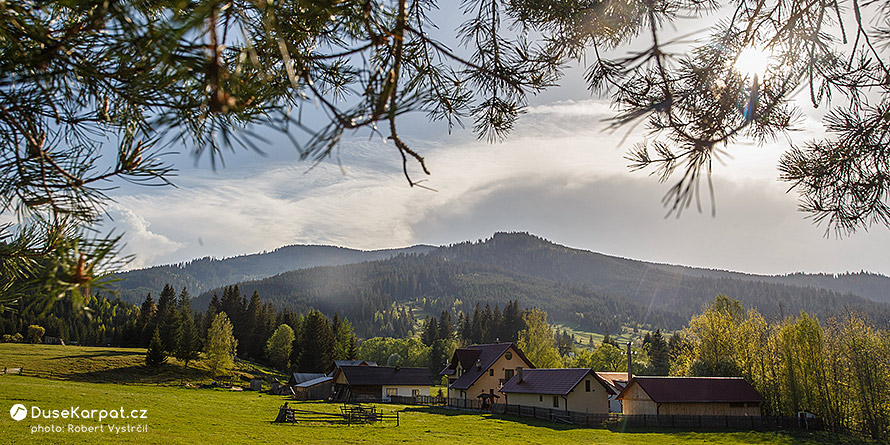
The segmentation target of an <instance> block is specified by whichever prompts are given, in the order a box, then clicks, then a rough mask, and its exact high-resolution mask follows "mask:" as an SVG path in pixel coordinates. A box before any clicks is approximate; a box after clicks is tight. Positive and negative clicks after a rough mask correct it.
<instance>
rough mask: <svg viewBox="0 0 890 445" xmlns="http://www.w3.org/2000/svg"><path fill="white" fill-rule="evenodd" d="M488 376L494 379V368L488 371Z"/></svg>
mask: <svg viewBox="0 0 890 445" xmlns="http://www.w3.org/2000/svg"><path fill="white" fill-rule="evenodd" d="M488 375H489V376H491V377H494V368H492V369H489V370H488Z"/></svg>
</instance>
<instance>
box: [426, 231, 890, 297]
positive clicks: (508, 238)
mask: <svg viewBox="0 0 890 445" xmlns="http://www.w3.org/2000/svg"><path fill="white" fill-rule="evenodd" d="M435 254H436V255H440V256H442V257H443V258H448V259H452V260H459V261H474V262H479V263H484V264H491V265H494V266H497V267H499V268H502V269H504V270H509V271H513V272H517V273H521V274H526V275H531V276H535V277H539V278H544V279H548V280H553V281H558V282H562V283H567V284H571V285H575V286H585V287H589V288H591V289H593V290H595V291H597V292H602V293H618V294H621V295H626V296H629V297H632V298H635V299H637V300H641V301H650V300H651V299H652V298H653V294H655V295H659V294H661V295H662V297H663V298H667V297H668V296H669V295H670V293H671V292H673V291H677V292H678V291H680V290H682V289H683V288H684V287H688V286H684V285H683V284H682V283H684V282H686V283H687V284H689V283H690V280H692V282H691V283H692V285H695V283H696V282H697V281H698V280H699V279H705V280H708V279H723V280H738V281H743V282H751V283H768V284H776V285H785V286H795V287H810V288H815V289H821V290H828V291H833V292H837V293H839V294H854V295H857V296H859V297H863V298H867V299H870V300H873V301H878V302H884V303H890V278H888V277H886V276H883V275H878V274H871V273H865V272H863V273H856V274H842V275H831V274H802V273H799V274H791V275H774V276H768V275H753V274H745V273H740V272H730V271H722V270H713V269H703V268H695V267H687V266H677V265H670V264H658V263H649V262H645V261H639V260H631V259H626V258H619V257H613V256H608V255H603V254H600V253H595V252H590V251H586V250H579V249H572V248H569V247H565V246H561V245H558V244H554V243H552V242H550V241H547V240H545V239H543V238H540V237H536V236H533V235H529V234H527V233H496V234H494V236H492V237H491V238H489V239H487V240H484V241H481V242H475V243H473V242H465V243H460V244H455V245H452V246H448V247H443V248H440V249H437V250H436V251H435Z"/></svg>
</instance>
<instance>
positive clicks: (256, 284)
mask: <svg viewBox="0 0 890 445" xmlns="http://www.w3.org/2000/svg"><path fill="white" fill-rule="evenodd" d="M289 249H295V250H296V251H298V253H299V255H292V256H294V257H297V260H294V259H290V260H289V261H290V262H287V261H279V260H278V259H279V258H281V257H282V255H281V253H280V251H285V252H287V250H289ZM276 254H277V255H276ZM373 255H378V256H382V257H384V258H385V259H377V258H374V257H373ZM393 255H395V256H393ZM368 256H372V258H370V259H369V260H368V261H363V262H357V261H352V263H351V264H341V265H330V266H319V264H330V263H334V264H336V262H337V261H342V262H348V261H350V260H356V259H359V260H360V259H361V258H367V257H368ZM372 260H376V261H372ZM295 264H296V265H297V266H300V267H303V268H301V269H298V270H292V271H283V269H286V268H288V267H294V265H295ZM313 265H314V267H313ZM307 266H308V267H307ZM149 271H151V272H152V273H151V274H145V275H142V276H140V275H139V274H137V273H135V272H140V271H135V272H129V273H127V274H122V276H121V278H122V279H123V281H122V282H121V287H122V288H125V289H128V292H130V295H131V296H130V297H129V298H128V300H130V301H135V302H138V301H141V300H142V299H144V298H145V295H146V294H147V293H148V292H149V291H152V292H155V293H157V292H158V289H160V288H162V287H163V284H158V283H163V282H170V283H171V284H172V285H173V286H174V287H176V288H179V287H187V288H188V289H189V291H190V292H193V294H200V297H199V298H198V299H197V300H196V301H195V307H196V308H198V309H201V310H203V309H204V308H206V307H207V304H208V303H209V301H210V299H211V298H212V294H213V292H212V290H211V289H214V288H216V289H217V290H218V292H220V291H219V288H221V287H222V286H225V285H230V284H234V283H237V282H239V281H240V282H241V291H242V293H244V294H245V295H250V294H252V293H253V292H254V291H256V292H257V293H258V294H259V295H260V297H262V299H263V301H265V302H269V303H272V304H274V305H275V306H276V307H278V308H288V309H290V310H294V311H297V312H305V311H308V310H309V309H319V310H321V311H322V312H325V313H326V314H327V315H328V316H332V315H333V314H334V313H340V314H341V315H342V316H346V317H348V318H349V319H350V320H351V321H353V322H354V323H355V326H356V331H357V332H358V333H359V335H362V336H366V335H399V334H401V333H402V332H403V331H404V329H406V327H408V326H410V322H411V320H407V319H406V317H408V318H410V317H411V314H410V313H408V314H407V315H406V308H407V307H418V306H420V307H423V308H424V309H425V311H424V312H426V313H433V314H435V313H438V312H440V311H442V310H449V311H453V312H454V313H455V314H458V313H460V312H471V311H473V310H474V308H475V305H476V304H477V303H480V304H482V305H483V306H484V305H485V304H490V305H491V306H492V307H494V306H495V305H500V306H503V305H504V304H506V302H507V301H511V300H518V301H519V303H520V304H521V305H523V306H526V307H532V306H537V307H540V308H542V309H545V310H546V311H547V312H549V313H550V314H551V319H552V320H554V321H561V322H569V323H574V324H576V325H578V326H583V327H585V328H587V329H589V330H592V331H596V332H601V333H607V332H615V331H617V327H620V326H621V325H625V324H641V325H650V326H652V327H657V328H663V329H676V328H679V327H680V326H682V325H683V323H685V322H686V321H687V320H688V319H689V316H691V315H693V314H695V313H697V312H698V311H699V310H700V309H701V308H702V306H703V305H705V304H707V303H708V302H710V301H712V300H713V298H714V296H716V295H717V294H725V295H728V296H730V297H732V298H735V299H738V300H740V301H741V302H742V303H743V304H744V305H745V306H746V307H750V308H756V309H758V310H759V311H760V312H761V313H763V314H764V315H765V316H767V317H773V318H782V317H784V316H787V315H795V314H798V313H799V312H800V311H806V312H808V313H811V314H814V315H816V316H818V317H820V318H825V317H827V316H831V315H836V314H839V313H842V312H844V311H846V310H847V309H850V310H854V311H859V312H863V313H866V314H870V316H871V317H872V319H873V321H875V322H876V323H878V324H882V323H886V320H890V305H888V304H881V303H878V302H875V301H871V300H868V299H866V298H863V297H861V296H857V295H853V294H851V293H850V291H851V290H854V289H858V290H860V291H861V292H863V293H867V294H868V293H870V294H873V295H881V294H880V291H881V289H882V288H883V286H888V287H890V284H888V283H890V279H888V278H887V277H884V276H882V275H876V274H867V273H863V274H845V275H839V276H835V275H808V274H794V275H787V276H763V275H749V274H744V273H737V272H728V271H720V270H710V269H699V268H692V267H685V266H675V265H667V264H656V263H647V262H643V261H638V260H632V259H626V258H618V257H613V256H608V255H603V254H599V253H594V252H590V251H585V250H579V249H572V248H568V247H565V246H561V245H558V244H554V243H552V242H550V241H547V240H545V239H543V238H540V237H536V236H533V235H529V234H527V233H496V234H495V235H494V236H493V237H492V238H489V239H486V240H480V241H477V242H465V243H459V244H454V245H450V246H443V247H439V248H433V247H429V246H416V247H414V248H408V249H401V250H389V251H376V252H361V251H354V250H351V249H345V248H335V247H327V246H291V247H287V248H282V249H279V251H276V252H272V253H268V254H257V255H248V256H245V257H238V258H234V259H228V260H209V259H204V260H196V261H194V262H191V263H188V264H184V265H177V266H162V267H158V268H153V269H149ZM273 272H274V273H273ZM275 273H278V275H275ZM270 275H275V276H270ZM242 277H243V278H242ZM266 277H268V278H266ZM136 278H139V279H140V280H141V281H139V280H136ZM237 278H241V279H240V280H236V279H237ZM198 279H200V280H201V286H198V285H194V284H193V283H194V282H197V281H198ZM151 280H154V281H157V282H158V283H152V282H151ZM176 280H178V281H176ZM189 280H192V281H189ZM134 283H139V284H140V285H139V286H134V285H133V284H134ZM865 291H868V292H865ZM220 295H221V294H220Z"/></svg>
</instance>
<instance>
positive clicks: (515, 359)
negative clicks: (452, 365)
mask: <svg viewBox="0 0 890 445" xmlns="http://www.w3.org/2000/svg"><path fill="white" fill-rule="evenodd" d="M507 353H510V354H511V355H512V357H511V358H510V359H509V360H507ZM528 367H529V366H528V364H527V363H525V362H524V361H523V360H522V359H521V358H520V357H519V354H518V353H517V352H516V349H515V348H513V347H511V348H510V349H507V352H505V353H504V354H503V355H501V356H500V357H498V359H497V360H496V361H495V362H494V364H493V365H491V367H490V368H489V369H488V370H486V371H485V372H484V373H483V374H482V376H480V377H479V378H478V379H477V380H476V382H475V383H473V385H472V386H470V388H469V389H467V390H466V391H461V390H452V389H451V388H450V386H449V388H448V397H454V398H460V399H476V398H477V397H479V394H482V393H486V394H496V395H498V396H501V399H500V400H498V403H503V394H501V393H499V392H498V390H499V389H501V387H502V386H504V383H507V379H506V372H507V370H508V369H512V370H513V374H514V375H515V374H516V372H517V369H519V368H523V369H526V368H528ZM491 370H494V373H493V374H494V375H492V372H491ZM463 371H464V369H463V368H462V367H461V365H460V363H458V365H457V376H458V378H460V376H461V375H463Z"/></svg>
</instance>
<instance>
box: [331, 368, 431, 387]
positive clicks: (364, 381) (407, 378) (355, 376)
mask: <svg viewBox="0 0 890 445" xmlns="http://www.w3.org/2000/svg"><path fill="white" fill-rule="evenodd" d="M337 372H339V373H343V375H344V376H345V377H346V381H347V382H348V383H349V384H350V385H393V386H398V385H410V386H425V385H430V382H431V377H432V375H431V373H430V370H429V369H427V368H400V367H398V366H396V367H391V366H341V367H340V368H339V369H338V370H337Z"/></svg>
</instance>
